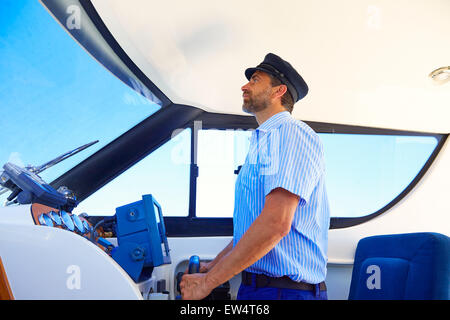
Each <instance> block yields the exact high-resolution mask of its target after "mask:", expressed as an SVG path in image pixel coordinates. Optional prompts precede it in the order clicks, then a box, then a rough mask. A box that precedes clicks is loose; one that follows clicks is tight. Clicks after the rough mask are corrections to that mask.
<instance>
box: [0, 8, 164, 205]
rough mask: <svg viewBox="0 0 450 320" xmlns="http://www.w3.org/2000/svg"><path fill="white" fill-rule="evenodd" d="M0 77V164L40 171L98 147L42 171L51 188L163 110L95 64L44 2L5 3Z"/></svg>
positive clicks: (1, 16)
mask: <svg viewBox="0 0 450 320" xmlns="http://www.w3.org/2000/svg"><path fill="white" fill-rule="evenodd" d="M0 70H1V72H0V84H1V85H0V97H1V99H0V110H1V111H2V117H1V120H0V122H1V123H0V136H1V146H0V163H1V165H3V164H4V163H6V162H13V163H15V164H18V165H21V166H26V165H29V164H31V165H35V166H38V165H41V164H44V163H46V162H47V161H49V160H52V159H54V158H56V157H57V156H59V155H61V154H63V153H65V152H67V151H70V150H72V149H75V148H77V147H79V146H81V145H84V144H86V143H88V142H91V141H95V140H99V142H98V143H97V144H95V145H93V146H91V147H90V148H88V149H87V150H85V151H82V152H80V153H78V154H77V155H75V156H73V157H71V158H69V159H67V160H65V161H63V162H61V163H59V164H57V165H56V166H54V167H52V168H50V169H48V170H46V171H44V172H42V173H41V174H40V176H41V177H42V178H43V179H44V180H45V181H47V182H51V181H52V180H54V179H55V178H57V177H59V176H60V175H61V174H62V173H64V172H66V171H68V170H69V169H70V168H72V167H74V166H75V165H76V164H78V163H79V162H81V161H82V160H84V159H86V158H87V157H88V156H90V155H91V154H93V153H94V152H96V151H98V150H99V149H100V148H102V147H103V146H105V145H106V144H108V143H109V142H111V141H112V140H114V139H115V138H117V137H118V136H119V135H121V134H122V133H124V132H125V131H127V130H129V129H130V128H132V127H133V126H135V125H137V124H138V123H139V122H141V121H142V120H144V119H145V118H147V117H149V116H150V115H152V114H153V113H154V112H156V111H157V110H159V109H160V106H159V105H157V104H155V103H153V102H151V101H150V100H148V99H146V98H144V97H143V96H142V95H140V94H139V93H137V92H135V91H134V90H132V89H131V88H130V87H128V86H127V85H125V84H124V83H122V82H121V81H120V80H119V79H117V78H116V77H114V76H113V75H112V74H111V73H110V72H109V71H108V70H106V69H105V68H104V67H103V66H102V65H100V64H99V63H98V62H97V61H95V60H94V59H93V58H92V57H91V56H90V55H89V54H88V53H87V52H86V51H84V50H83V49H82V48H81V47H80V46H79V45H78V44H77V43H76V42H75V41H74V40H73V39H72V38H71V37H70V36H69V35H68V34H67V33H66V31H65V30H64V29H63V28H62V27H61V26H60V25H59V24H58V22H56V21H55V20H54V19H53V18H52V16H51V15H50V14H49V13H48V12H47V10H46V9H45V8H44V7H43V6H42V5H41V4H40V3H39V1H16V0H4V1H2V8H1V10H0ZM7 196H8V194H4V195H3V196H2V197H1V199H0V200H1V201H2V203H3V201H4V200H5V198H6V197H7Z"/></svg>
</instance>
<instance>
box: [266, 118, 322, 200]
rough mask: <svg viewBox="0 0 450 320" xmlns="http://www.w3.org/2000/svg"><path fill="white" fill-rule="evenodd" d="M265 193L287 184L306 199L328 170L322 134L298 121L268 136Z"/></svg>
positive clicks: (290, 190) (284, 187)
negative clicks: (325, 164) (321, 139)
mask: <svg viewBox="0 0 450 320" xmlns="http://www.w3.org/2000/svg"><path fill="white" fill-rule="evenodd" d="M267 140H268V147H267V156H266V159H267V160H266V161H265V163H263V165H262V166H261V168H262V171H261V173H260V174H262V175H264V195H265V196H267V195H268V194H269V193H270V192H271V191H272V190H273V189H276V188H283V189H285V190H287V191H289V192H291V193H294V194H296V195H298V196H300V197H301V198H302V199H303V200H304V201H305V202H306V203H308V202H309V198H310V196H311V194H312V192H313V190H314V188H315V186H316V184H317V182H318V180H319V178H320V176H321V175H322V173H323V171H324V160H323V146H322V143H321V141H320V138H319V136H318V135H317V134H315V133H314V132H310V131H308V130H306V129H305V128H302V127H300V126H298V125H295V124H288V125H285V126H282V127H280V128H279V129H276V130H272V132H271V133H270V136H269V137H268V138H267Z"/></svg>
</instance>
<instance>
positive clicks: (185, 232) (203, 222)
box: [165, 112, 448, 237]
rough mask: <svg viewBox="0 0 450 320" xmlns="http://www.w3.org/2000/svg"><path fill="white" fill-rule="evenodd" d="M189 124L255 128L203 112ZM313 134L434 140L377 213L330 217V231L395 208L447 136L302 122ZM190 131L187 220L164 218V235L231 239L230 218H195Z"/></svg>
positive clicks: (243, 120)
mask: <svg viewBox="0 0 450 320" xmlns="http://www.w3.org/2000/svg"><path fill="white" fill-rule="evenodd" d="M193 121H201V124H202V125H201V129H202V130H208V129H217V130H229V129H242V130H248V129H256V128H257V127H258V124H257V122H256V120H255V119H254V117H252V116H240V115H231V114H223V113H210V112H204V113H202V114H200V115H199V116H198V117H197V118H196V119H195V120H193ZM304 122H305V123H306V124H308V125H309V126H310V127H311V128H312V129H313V130H314V131H315V132H317V133H336V134H355V135H356V134H361V135H395V136H410V137H411V136H426V137H434V138H436V140H437V144H436V147H435V148H434V150H433V152H432V153H431V155H430V157H429V158H428V159H427V161H426V162H425V164H424V166H423V167H422V169H421V170H420V171H419V172H418V173H417V175H416V176H415V177H414V178H413V179H412V181H411V182H410V183H409V184H408V185H407V186H406V188H405V189H404V190H403V191H402V192H401V193H400V194H398V195H397V196H396V197H395V198H393V199H392V200H391V201H390V202H389V203H387V204H386V205H385V206H383V207H382V208H380V209H379V210H377V211H375V212H373V213H370V214H367V215H364V216H360V217H331V218H330V229H341V228H348V227H352V226H355V225H358V224H362V223H365V222H367V221H369V220H371V219H373V218H375V217H377V216H379V215H381V214H383V213H385V212H386V211H388V210H389V209H390V208H392V207H393V206H395V205H396V204H397V203H398V202H399V201H401V200H402V199H403V198H404V197H405V196H406V195H407V194H408V193H409V192H410V191H411V190H412V189H413V188H414V187H415V186H416V185H417V183H418V182H419V181H420V180H421V179H422V177H423V176H424V175H425V173H426V172H427V171H428V169H429V168H430V166H431V165H432V163H433V162H434V160H435V158H436V157H437V155H438V153H439V151H440V150H441V149H442V146H443V145H444V143H445V141H446V139H447V137H448V134H436V133H426V132H414V131H404V130H393V129H382V128H371V127H364V126H353V125H342V124H333V123H324V122H314V121H304ZM190 127H191V129H192V135H191V138H192V139H191V173H192V174H191V183H190V203H189V215H188V217H183V218H179V217H167V218H165V223H166V227H167V228H166V230H167V231H168V235H169V236H172V237H208V236H232V234H233V219H232V218H225V217H224V218H217V217H211V218H209V217H196V214H195V210H196V196H197V191H196V187H197V181H196V179H197V177H198V170H199V169H198V167H197V165H196V158H197V152H198V149H197V148H194V144H195V141H196V139H198V129H197V130H195V127H194V125H193V122H192V123H191V124H190Z"/></svg>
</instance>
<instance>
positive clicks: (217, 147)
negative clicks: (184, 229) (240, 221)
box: [196, 129, 251, 217]
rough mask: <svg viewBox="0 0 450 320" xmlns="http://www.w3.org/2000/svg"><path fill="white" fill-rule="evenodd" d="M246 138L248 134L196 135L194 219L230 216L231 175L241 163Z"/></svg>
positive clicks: (208, 132) (205, 132)
mask: <svg viewBox="0 0 450 320" xmlns="http://www.w3.org/2000/svg"><path fill="white" fill-rule="evenodd" d="M250 136H251V131H250V130H245V131H244V130H233V129H230V130H213V129H211V130H200V131H199V132H198V153H197V165H198V168H199V169H198V170H199V174H198V178H197V200H196V216H197V217H232V216H233V208H234V185H235V182H236V177H237V174H235V173H234V171H235V170H237V168H238V166H240V165H242V164H243V163H244V162H245V157H246V155H247V152H248V148H249V144H250V140H249V138H250ZM218 204H220V205H218Z"/></svg>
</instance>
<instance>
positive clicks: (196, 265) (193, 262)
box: [175, 256, 200, 300]
mask: <svg viewBox="0 0 450 320" xmlns="http://www.w3.org/2000/svg"><path fill="white" fill-rule="evenodd" d="M199 272H200V258H199V256H191V257H190V258H189V266H188V273H189V274H191V273H199ZM183 275H184V273H183V272H178V273H177V290H178V292H180V293H181V289H180V282H181V278H182V277H183ZM175 299H176V300H181V295H178V296H176V298H175Z"/></svg>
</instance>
